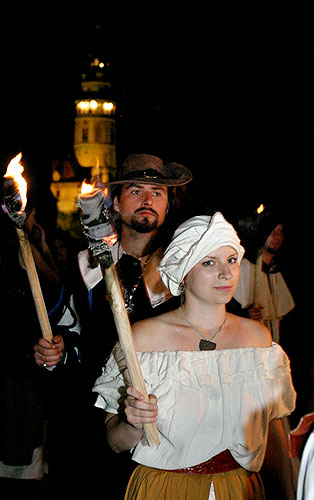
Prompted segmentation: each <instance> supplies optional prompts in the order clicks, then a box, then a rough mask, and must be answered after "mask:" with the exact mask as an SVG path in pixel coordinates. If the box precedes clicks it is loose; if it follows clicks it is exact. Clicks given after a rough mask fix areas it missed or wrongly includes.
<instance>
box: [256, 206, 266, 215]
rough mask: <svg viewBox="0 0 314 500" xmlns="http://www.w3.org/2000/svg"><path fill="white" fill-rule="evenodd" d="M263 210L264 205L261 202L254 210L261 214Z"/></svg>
mask: <svg viewBox="0 0 314 500" xmlns="http://www.w3.org/2000/svg"><path fill="white" fill-rule="evenodd" d="M264 210H265V207H264V205H263V203H261V204H260V206H259V207H258V209H257V210H256V212H257V213H258V214H261V213H262V212H263V211H264Z"/></svg>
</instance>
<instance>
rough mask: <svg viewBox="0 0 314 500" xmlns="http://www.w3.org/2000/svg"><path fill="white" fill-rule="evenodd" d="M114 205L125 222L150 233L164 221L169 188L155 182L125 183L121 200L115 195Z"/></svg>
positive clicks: (140, 230) (133, 227)
mask: <svg viewBox="0 0 314 500" xmlns="http://www.w3.org/2000/svg"><path fill="white" fill-rule="evenodd" d="M113 207H114V210H116V212H119V213H120V215H121V219H122V223H123V224H125V225H126V226H128V227H130V228H132V229H134V230H135V231H137V232H138V233H150V232H152V231H154V230H155V229H157V228H159V227H160V226H161V225H162V224H163V223H164V220H165V217H166V213H167V208H168V188H167V187H166V186H155V185H153V184H140V183H139V184H138V183H132V184H131V183H130V184H123V186H122V189H121V195H120V200H118V198H117V197H115V198H114V202H113Z"/></svg>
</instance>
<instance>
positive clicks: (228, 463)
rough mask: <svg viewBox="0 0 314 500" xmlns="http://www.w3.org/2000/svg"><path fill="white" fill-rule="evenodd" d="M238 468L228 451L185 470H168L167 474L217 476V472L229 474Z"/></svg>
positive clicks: (238, 465)
mask: <svg viewBox="0 0 314 500" xmlns="http://www.w3.org/2000/svg"><path fill="white" fill-rule="evenodd" d="M240 467H241V465H240V464H239V463H238V462H237V461H236V460H235V459H234V458H233V456H232V455H231V453H230V451H229V450H225V451H222V452H221V453H219V454H218V455H215V456H214V457H212V458H210V459H209V460H207V461H206V462H202V463H201V464H197V465H193V466H192V467H186V468H185V469H174V470H169V471H168V472H178V473H179V474H218V473H219V472H229V471H231V470H235V469H239V468H240Z"/></svg>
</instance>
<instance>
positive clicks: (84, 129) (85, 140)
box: [82, 128, 88, 142]
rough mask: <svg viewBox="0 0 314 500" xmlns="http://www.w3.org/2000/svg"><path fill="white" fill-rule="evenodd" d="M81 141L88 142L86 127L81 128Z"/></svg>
mask: <svg viewBox="0 0 314 500" xmlns="http://www.w3.org/2000/svg"><path fill="white" fill-rule="evenodd" d="M82 142H88V128H83V130H82Z"/></svg>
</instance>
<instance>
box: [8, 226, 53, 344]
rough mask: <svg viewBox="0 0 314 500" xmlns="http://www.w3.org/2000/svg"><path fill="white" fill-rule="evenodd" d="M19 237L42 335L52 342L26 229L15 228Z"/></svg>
mask: <svg viewBox="0 0 314 500" xmlns="http://www.w3.org/2000/svg"><path fill="white" fill-rule="evenodd" d="M15 229H16V232H17V236H18V239H19V243H20V248H21V251H22V255H23V260H24V264H25V269H26V272H27V276H28V280H29V284H30V287H31V290H32V294H33V299H34V302H35V307H36V311H37V315H38V320H39V323H40V327H41V331H42V335H43V337H44V338H45V339H46V340H49V341H50V342H51V341H52V337H53V335H52V330H51V325H50V322H49V318H48V314H47V309H46V305H45V301H44V298H43V294H42V291H41V287H40V282H39V278H38V274H37V270H36V266H35V262H34V257H33V253H32V249H31V246H30V244H29V241H28V238H27V235H26V233H25V231H24V229H22V228H20V227H17V226H15Z"/></svg>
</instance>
